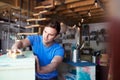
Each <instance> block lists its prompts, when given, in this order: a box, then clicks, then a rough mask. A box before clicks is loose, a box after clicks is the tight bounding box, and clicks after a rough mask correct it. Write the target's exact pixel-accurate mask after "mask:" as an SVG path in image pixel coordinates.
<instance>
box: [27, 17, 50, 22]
mask: <svg viewBox="0 0 120 80" xmlns="http://www.w3.org/2000/svg"><path fill="white" fill-rule="evenodd" d="M46 20H50V18H40V19H35V18H32V19H27V21H46Z"/></svg>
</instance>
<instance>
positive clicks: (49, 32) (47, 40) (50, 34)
mask: <svg viewBox="0 0 120 80" xmlns="http://www.w3.org/2000/svg"><path fill="white" fill-rule="evenodd" d="M56 34H57V31H56V29H54V28H51V27H45V29H44V30H43V43H44V44H45V45H47V44H51V43H52V42H53V40H54V39H55V37H56Z"/></svg>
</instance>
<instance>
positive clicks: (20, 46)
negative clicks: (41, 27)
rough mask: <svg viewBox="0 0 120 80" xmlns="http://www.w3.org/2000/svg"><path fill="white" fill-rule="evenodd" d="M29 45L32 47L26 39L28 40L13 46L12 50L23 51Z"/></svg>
mask: <svg viewBox="0 0 120 80" xmlns="http://www.w3.org/2000/svg"><path fill="white" fill-rule="evenodd" d="M29 45H30V41H29V40H28V39H27V38H26V39H23V40H20V41H17V42H15V43H14V44H13V46H12V49H21V48H25V47H27V46H29Z"/></svg>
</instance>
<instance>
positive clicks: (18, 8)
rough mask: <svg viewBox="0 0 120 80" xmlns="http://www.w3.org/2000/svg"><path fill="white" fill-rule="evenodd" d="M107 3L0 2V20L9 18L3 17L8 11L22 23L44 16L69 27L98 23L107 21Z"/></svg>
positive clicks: (82, 0) (93, 0) (67, 0)
mask: <svg viewBox="0 0 120 80" xmlns="http://www.w3.org/2000/svg"><path fill="white" fill-rule="evenodd" d="M95 3H97V6H95ZM107 3H108V0H0V18H2V19H3V18H5V16H7V17H9V14H8V15H3V13H5V11H7V12H8V13H11V14H12V16H11V19H18V20H22V21H26V20H27V19H30V18H33V19H38V18H41V16H42V17H45V18H49V19H51V18H52V19H53V20H54V19H55V20H59V21H60V22H64V23H65V24H68V25H74V24H77V25H79V23H85V24H87V23H98V22H105V21H106V17H107V15H106V12H105V11H106V5H107ZM45 6H46V7H45ZM13 12H14V13H17V14H19V15H20V16H19V15H13ZM40 12H41V13H40ZM88 13H89V15H88Z"/></svg>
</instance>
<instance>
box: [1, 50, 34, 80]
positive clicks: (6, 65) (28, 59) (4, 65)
mask: <svg viewBox="0 0 120 80" xmlns="http://www.w3.org/2000/svg"><path fill="white" fill-rule="evenodd" d="M23 53H24V56H23V57H18V58H16V59H14V58H10V57H8V56H7V55H2V56H0V80H18V79H21V80H35V59H34V56H33V54H32V52H31V51H25V52H23Z"/></svg>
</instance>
